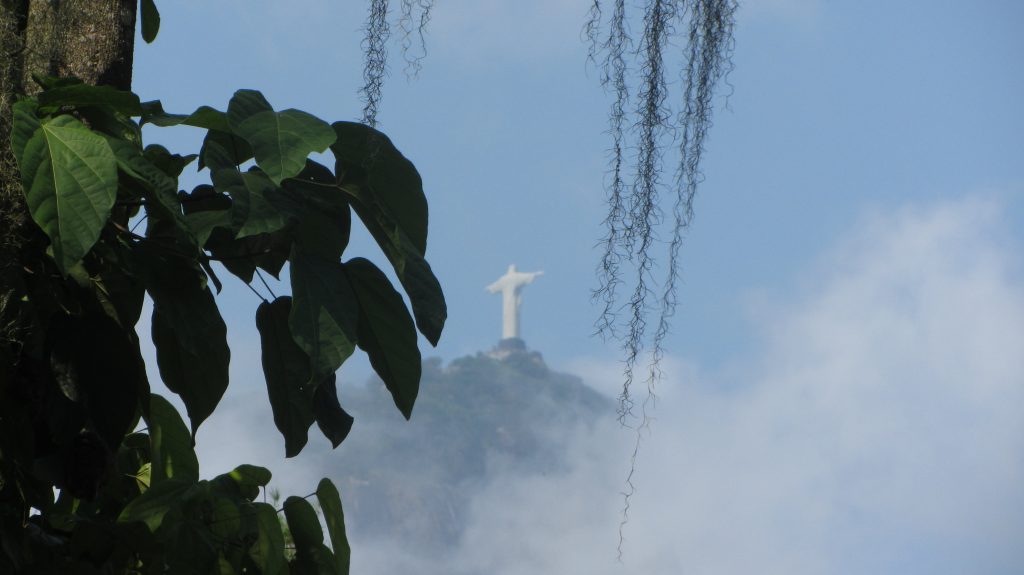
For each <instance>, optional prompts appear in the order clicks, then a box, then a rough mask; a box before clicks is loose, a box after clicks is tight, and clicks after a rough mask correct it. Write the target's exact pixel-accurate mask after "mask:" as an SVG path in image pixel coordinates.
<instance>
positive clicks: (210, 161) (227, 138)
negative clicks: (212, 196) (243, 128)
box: [199, 130, 253, 172]
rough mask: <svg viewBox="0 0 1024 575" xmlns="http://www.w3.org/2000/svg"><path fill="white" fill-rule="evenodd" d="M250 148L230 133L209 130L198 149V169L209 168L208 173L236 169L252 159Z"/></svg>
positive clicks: (246, 143)
mask: <svg viewBox="0 0 1024 575" xmlns="http://www.w3.org/2000/svg"><path fill="white" fill-rule="evenodd" d="M252 154H253V152H252V147H251V146H250V145H249V143H248V142H246V141H245V140H243V139H242V138H239V137H238V136H235V135H234V134H232V133H230V132H221V131H218V130H210V131H209V132H207V133H206V138H204V139H203V146H202V147H201V148H200V149H199V169H203V168H204V167H207V168H210V172H216V171H217V170H223V169H226V168H237V167H238V166H239V165H241V164H242V163H244V162H247V161H249V160H251V159H252Z"/></svg>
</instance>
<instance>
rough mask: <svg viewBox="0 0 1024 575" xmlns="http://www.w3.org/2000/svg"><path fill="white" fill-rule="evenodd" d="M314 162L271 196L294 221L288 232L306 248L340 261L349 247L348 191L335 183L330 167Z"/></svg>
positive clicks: (331, 259)
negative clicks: (346, 194) (321, 169)
mask: <svg viewBox="0 0 1024 575" xmlns="http://www.w3.org/2000/svg"><path fill="white" fill-rule="evenodd" d="M317 168H323V166H320V165H319V164H316V163H315V162H312V161H310V162H307V167H306V169H305V170H303V172H302V173H301V174H299V176H297V177H296V178H289V179H287V180H285V181H284V182H283V183H282V188H281V190H279V192H280V193H277V194H275V195H273V196H271V197H272V199H273V201H274V205H275V206H277V208H278V209H279V210H281V212H282V213H284V214H286V215H287V217H288V218H289V219H290V220H292V222H293V225H292V226H291V227H290V228H289V234H290V235H291V236H292V237H293V238H294V239H295V242H296V243H297V244H299V245H300V246H301V247H302V249H303V251H304V252H306V253H307V254H309V255H312V256H316V257H318V258H321V259H323V260H326V261H332V262H337V261H338V260H339V259H340V258H341V254H342V253H343V252H344V251H345V248H346V247H347V246H348V241H349V236H350V234H351V231H352V212H351V210H350V208H349V206H348V200H347V198H346V196H345V194H343V193H341V191H340V190H339V189H338V187H337V186H336V185H335V184H334V176H333V174H331V173H330V171H329V170H327V169H326V168H323V169H324V170H325V171H326V175H325V174H322V173H318V171H319V170H318V169H317Z"/></svg>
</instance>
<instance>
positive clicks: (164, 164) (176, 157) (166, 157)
mask: <svg viewBox="0 0 1024 575" xmlns="http://www.w3.org/2000/svg"><path fill="white" fill-rule="evenodd" d="M143 155H144V156H146V159H147V160H149V161H150V162H152V163H153V165H154V166H156V167H158V168H160V170H162V171H163V172H164V173H165V174H167V175H168V176H170V177H172V178H177V177H178V176H180V175H181V172H182V171H184V170H185V167H186V166H188V165H189V164H191V163H192V162H194V161H195V159H196V158H198V157H199V155H198V154H189V155H187V156H182V155H181V154H172V153H171V152H170V151H168V150H167V148H165V147H163V146H161V145H160V144H150V145H148V146H146V149H145V150H144V152H143Z"/></svg>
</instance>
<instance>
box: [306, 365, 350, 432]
mask: <svg viewBox="0 0 1024 575" xmlns="http://www.w3.org/2000/svg"><path fill="white" fill-rule="evenodd" d="M313 414H314V416H315V417H316V425H317V427H319V428H320V432H321V433H323V434H324V437H326V438H327V439H328V441H330V442H331V446H332V447H338V446H339V445H341V442H342V441H345V438H346V437H348V434H349V432H350V431H352V423H353V421H354V419H353V418H352V416H351V415H349V414H348V412H346V411H345V410H344V409H342V407H341V403H340V402H339V401H338V384H337V377H336V376H335V374H333V373H332V374H331V375H330V376H329V377H328V378H327V379H326V380H324V381H323V382H322V383H321V384H320V385H318V386H317V388H316V392H315V393H314V395H313Z"/></svg>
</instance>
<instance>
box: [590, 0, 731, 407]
mask: <svg viewBox="0 0 1024 575" xmlns="http://www.w3.org/2000/svg"><path fill="white" fill-rule="evenodd" d="M607 1H611V2H612V10H611V14H610V15H609V17H608V18H607V22H605V11H604V9H603V4H604V2H603V1H602V0H594V2H593V4H592V5H591V8H590V13H589V19H588V21H587V23H586V25H585V27H584V36H585V37H586V38H587V39H588V40H589V42H590V45H591V50H590V58H591V60H592V61H595V62H597V61H600V67H601V73H602V76H601V83H602V85H603V86H604V87H605V88H606V89H608V90H609V91H610V92H611V93H612V96H613V102H612V105H611V109H610V112H609V118H610V127H609V134H610V136H611V148H610V150H609V155H610V162H609V172H610V181H609V182H608V184H607V188H608V217H607V218H606V219H605V225H606V234H605V236H604V238H603V241H602V247H603V251H604V253H603V256H602V258H601V263H600V266H599V268H598V281H599V284H598V288H597V289H596V290H595V292H594V295H595V298H597V299H599V300H600V301H602V302H603V303H604V309H603V311H602V313H601V315H600V317H599V319H598V322H597V330H598V333H599V334H601V335H602V336H610V337H612V338H614V339H620V340H621V341H622V345H623V349H624V351H625V368H624V375H625V382H624V385H623V392H622V395H621V396H620V413H619V415H620V417H626V416H628V415H630V414H631V412H632V407H633V400H632V396H631V392H630V387H631V385H632V383H633V379H634V370H635V368H636V364H637V362H638V361H640V359H641V358H642V356H643V355H644V354H645V352H646V351H648V349H649V350H650V354H651V363H650V371H649V374H648V384H651V385H652V384H653V383H654V382H656V381H657V380H658V379H659V378H660V376H661V375H660V370H659V368H658V363H659V361H660V359H661V358H662V356H663V343H664V341H665V338H666V337H667V335H668V333H669V327H670V322H669V320H670V318H671V317H672V315H673V314H674V312H675V308H676V303H677V298H676V287H677V283H678V278H679V265H678V262H679V252H680V248H681V246H682V242H683V237H684V235H685V232H686V230H687V228H688V227H689V225H690V222H691V220H692V216H693V199H694V195H695V193H696V190H697V186H698V184H699V183H700V181H701V173H700V159H701V155H702V153H703V151H704V141H705V137H706V135H707V131H708V129H709V128H710V126H711V112H712V105H711V99H712V96H713V93H714V88H715V86H716V84H717V83H718V81H719V80H721V78H722V77H723V76H724V75H725V73H726V72H728V68H729V62H730V60H729V57H730V55H731V52H732V46H733V39H732V31H733V17H734V13H735V10H736V2H735V0H647V2H646V4H645V5H644V6H643V15H642V21H643V36H642V38H641V42H640V45H639V47H638V49H637V50H636V51H635V53H634V52H632V51H631V50H630V38H629V31H628V20H629V16H630V14H629V13H628V12H629V10H628V9H627V7H626V6H625V0H607ZM677 26H679V27H681V28H683V29H685V30H686V32H687V34H686V37H685V40H686V41H685V43H681V44H683V45H684V46H685V50H684V51H683V53H682V54H679V55H672V54H668V53H667V48H669V47H670V46H672V45H674V44H675V43H674V40H676V39H677V34H676V29H677ZM605 27H606V28H607V30H608V33H607V37H606V39H604V40H602V36H601V33H600V31H601V30H602V29H604V28H605ZM597 56H602V57H601V58H598V57H597ZM631 56H635V58H636V65H635V68H636V70H637V72H636V76H637V77H636V78H635V80H637V82H638V85H639V91H638V93H637V95H636V103H635V105H634V106H632V109H631V106H630V93H629V88H628V86H629V85H630V80H633V79H634V78H633V76H632V75H631V74H630V71H631V70H630V67H629V65H628V64H627V57H631ZM676 59H679V61H680V63H681V65H682V74H681V84H682V94H681V98H680V103H679V104H678V106H673V105H672V102H671V100H670V94H669V81H668V79H667V75H666V70H667V69H670V67H671V66H670V65H669V64H668V63H669V62H674V61H675V60H676ZM627 111H628V112H627ZM627 131H628V135H630V136H631V137H632V140H631V141H630V142H629V143H628V144H627V142H625V139H626V135H627ZM627 148H629V149H631V150H632V151H634V153H635V156H634V158H635V160H634V161H633V162H632V163H631V162H630V159H631V158H630V157H628V156H627ZM671 149H677V154H676V159H675V162H674V164H675V165H676V176H675V178H674V180H673V184H672V185H671V186H669V185H666V184H665V183H664V182H663V181H662V174H663V173H664V170H663V167H664V166H663V162H664V157H665V155H666V154H667V153H668V152H669V151H670V150H671ZM629 171H632V178H631V180H632V181H630V182H629V183H628V184H627V179H628V178H629V176H627V175H626V173H628V172H629ZM662 194H670V195H671V196H673V197H674V203H673V207H672V212H671V213H672V217H671V221H672V226H671V240H670V242H669V248H668V261H667V263H666V265H665V266H664V267H665V270H666V272H665V276H664V280H663V281H662V282H661V290H660V291H661V297H660V298H659V300H658V305H657V306H652V304H650V303H649V298H650V296H651V295H652V294H653V293H654V291H653V289H652V285H653V283H652V282H653V278H652V272H653V270H654V265H655V260H654V257H653V255H652V253H651V251H652V249H653V248H654V246H655V244H656V243H657V240H658V236H657V231H658V227H659V225H660V224H661V223H662V219H663V218H662V216H663V213H662V207H661V202H660V196H661V195H662ZM624 264H628V265H629V267H630V268H631V269H632V270H633V272H634V277H633V280H632V285H633V288H634V289H633V294H632V297H631V298H630V299H629V302H628V304H626V306H622V305H621V304H620V298H619V297H618V289H619V288H620V287H621V286H622V284H623V283H625V278H624V277H623V269H622V268H623V267H624ZM621 307H628V317H627V318H626V319H625V320H624V321H622V323H621V324H620V323H619V318H618V313H619V311H620V308H621ZM652 307H656V309H657V314H658V320H657V326H658V327H657V330H656V332H655V334H654V336H653V337H650V338H649V336H648V333H647V328H648V318H649V312H650V311H651V308H652ZM620 325H622V326H624V327H625V328H626V334H625V335H624V336H623V337H621V338H620V337H618V334H617V328H618V327H619V326H620ZM651 390H652V393H653V388H651Z"/></svg>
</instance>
